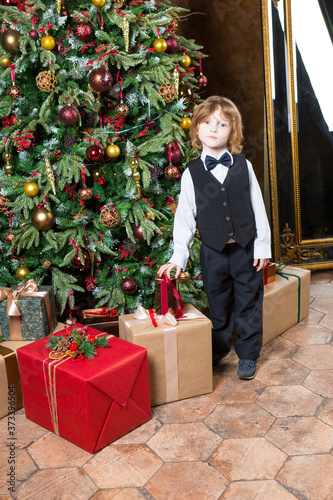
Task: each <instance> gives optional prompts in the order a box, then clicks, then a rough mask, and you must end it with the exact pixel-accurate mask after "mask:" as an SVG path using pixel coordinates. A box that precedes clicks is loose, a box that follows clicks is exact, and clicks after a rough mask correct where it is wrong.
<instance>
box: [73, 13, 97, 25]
mask: <svg viewBox="0 0 333 500" xmlns="http://www.w3.org/2000/svg"><path fill="white" fill-rule="evenodd" d="M81 14H82V16H84V17H85V18H86V19H87V21H89V22H90V23H91V24H92V25H93V26H95V28H97V26H96V24H94V23H93V22H92V20H91V19H89V17H88V12H81ZM79 19H80V17H79V16H76V17H75V21H78V20H79Z"/></svg>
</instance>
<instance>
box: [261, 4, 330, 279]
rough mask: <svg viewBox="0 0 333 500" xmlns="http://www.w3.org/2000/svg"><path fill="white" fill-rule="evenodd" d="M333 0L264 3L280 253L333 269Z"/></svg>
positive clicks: (280, 258)
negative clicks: (332, 0)
mask: <svg viewBox="0 0 333 500" xmlns="http://www.w3.org/2000/svg"><path fill="white" fill-rule="evenodd" d="M332 4H333V2H331V1H330V0H261V6H262V25H263V45H264V68H265V91H266V114H267V135H268V143H267V144H268V160H269V171H270V186H271V189H270V194H271V216H272V229H273V231H272V232H273V254H274V260H275V261H276V262H283V263H286V264H294V265H301V266H304V267H307V268H312V269H322V268H331V267H333V96H332V89H333V65H332V61H333V5H332Z"/></svg>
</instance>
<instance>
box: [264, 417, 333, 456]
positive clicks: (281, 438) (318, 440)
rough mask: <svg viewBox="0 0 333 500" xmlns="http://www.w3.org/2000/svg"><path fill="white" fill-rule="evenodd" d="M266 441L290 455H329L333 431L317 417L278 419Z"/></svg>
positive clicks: (332, 446) (332, 441)
mask: <svg viewBox="0 0 333 500" xmlns="http://www.w3.org/2000/svg"><path fill="white" fill-rule="evenodd" d="M265 438H266V439H268V440H269V441H270V442H271V443H273V444H275V446H277V447H278V448H280V450H282V451H284V452H285V453H287V454H288V455H311V454H317V453H329V452H330V451H331V449H332V448H333V429H332V427H330V426H329V425H326V424H324V423H323V422H322V421H321V420H319V419H317V418H315V417H290V418H278V419H277V420H276V421H275V422H274V424H273V425H272V427H271V428H270V429H269V431H268V432H267V434H266V436H265Z"/></svg>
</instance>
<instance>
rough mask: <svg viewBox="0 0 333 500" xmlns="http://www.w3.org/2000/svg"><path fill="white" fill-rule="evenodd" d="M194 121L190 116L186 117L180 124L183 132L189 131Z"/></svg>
mask: <svg viewBox="0 0 333 500" xmlns="http://www.w3.org/2000/svg"><path fill="white" fill-rule="evenodd" d="M191 123H192V120H191V118H189V117H188V116H184V117H183V118H182V119H181V120H180V122H179V125H180V126H181V128H182V129H183V130H188V129H189V128H190V127H191Z"/></svg>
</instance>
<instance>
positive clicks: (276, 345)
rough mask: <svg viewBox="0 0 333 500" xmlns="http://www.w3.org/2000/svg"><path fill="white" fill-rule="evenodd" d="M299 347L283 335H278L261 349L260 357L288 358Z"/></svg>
mask: <svg viewBox="0 0 333 500" xmlns="http://www.w3.org/2000/svg"><path fill="white" fill-rule="evenodd" d="M296 349H297V347H296V346H295V344H293V343H292V342H289V340H287V339H285V338H283V337H282V336H281V337H276V338H275V339H274V340H271V342H268V344H265V345H264V346H263V347H262V349H261V351H260V358H259V360H260V361H261V360H262V359H287V358H290V356H292V355H293V354H294V352H295V351H296Z"/></svg>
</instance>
